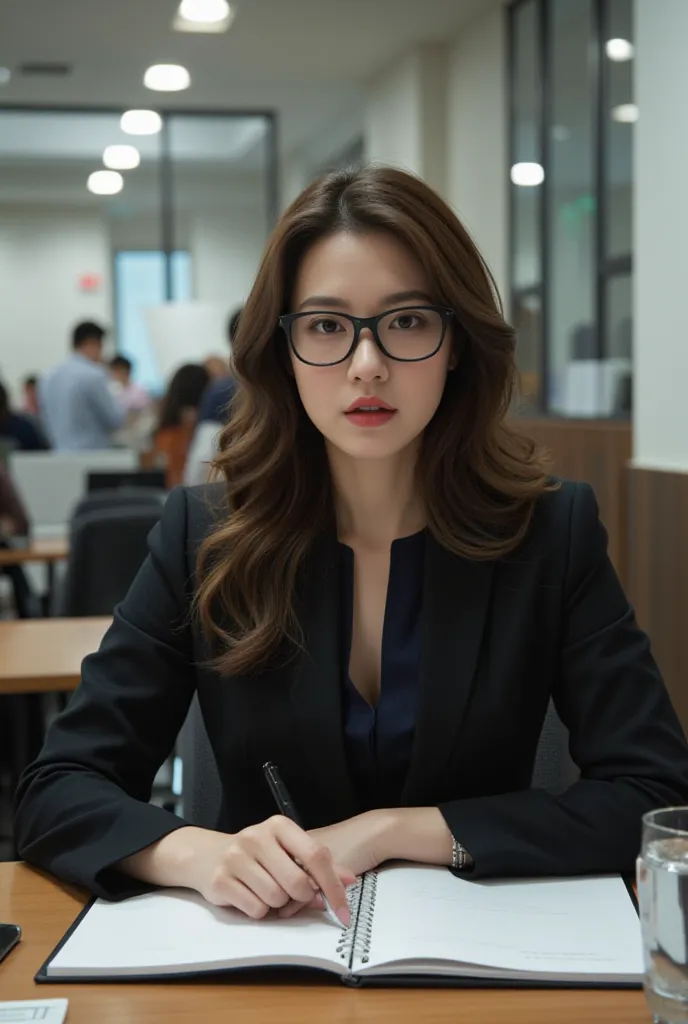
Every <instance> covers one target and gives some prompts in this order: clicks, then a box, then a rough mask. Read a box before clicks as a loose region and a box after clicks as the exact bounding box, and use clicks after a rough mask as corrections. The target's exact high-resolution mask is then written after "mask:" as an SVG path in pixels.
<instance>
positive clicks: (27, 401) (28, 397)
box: [20, 373, 50, 448]
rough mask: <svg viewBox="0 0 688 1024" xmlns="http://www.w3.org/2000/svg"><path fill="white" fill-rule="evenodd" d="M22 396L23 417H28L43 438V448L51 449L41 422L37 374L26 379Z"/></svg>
mask: <svg viewBox="0 0 688 1024" xmlns="http://www.w3.org/2000/svg"><path fill="white" fill-rule="evenodd" d="M22 395H23V404H22V407H21V410H20V412H21V414H22V416H26V418H27V419H28V420H30V421H31V423H33V425H34V427H35V428H36V430H37V431H38V433H39V434H40V436H41V440H42V442H43V446H44V447H45V448H49V447H50V445H49V444H48V439H47V436H46V433H45V429H44V427H43V423H42V422H41V412H40V409H39V407H38V376H37V374H35V373H30V374H29V375H28V376H27V377H24V380H23V381H22Z"/></svg>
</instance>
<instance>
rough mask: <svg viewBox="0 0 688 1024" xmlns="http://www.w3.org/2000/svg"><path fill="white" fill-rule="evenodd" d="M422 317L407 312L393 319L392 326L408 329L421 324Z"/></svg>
mask: <svg viewBox="0 0 688 1024" xmlns="http://www.w3.org/2000/svg"><path fill="white" fill-rule="evenodd" d="M420 322H421V318H420V317H419V316H417V315H416V314H415V313H406V314H404V315H403V316H397V317H395V318H394V320H393V321H392V326H394V327H400V328H401V329H402V331H403V330H406V331H408V330H409V329H410V328H412V327H418V326H420Z"/></svg>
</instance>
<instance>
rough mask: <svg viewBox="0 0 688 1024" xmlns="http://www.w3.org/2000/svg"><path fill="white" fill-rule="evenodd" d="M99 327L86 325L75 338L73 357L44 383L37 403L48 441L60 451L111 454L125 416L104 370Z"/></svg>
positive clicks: (75, 330)
mask: <svg viewBox="0 0 688 1024" xmlns="http://www.w3.org/2000/svg"><path fill="white" fill-rule="evenodd" d="M105 334H106V331H105V330H104V328H102V327H101V326H100V325H99V324H96V323H93V322H92V321H85V322H84V323H80V324H78V325H77V327H75V328H74V331H73V333H72V349H73V352H72V355H71V356H70V357H69V359H67V360H66V361H65V362H64V363H61V364H60V366H57V367H55V369H54V370H51V371H50V373H48V374H46V375H45V377H43V378H42V380H41V381H40V383H39V387H38V401H39V408H40V411H41V416H42V418H43V422H44V424H45V429H46V431H47V434H48V438H49V439H50V441H52V444H53V446H54V447H55V448H56V449H57V450H58V451H95V450H98V449H103V448H111V447H112V445H113V434H114V433H115V432H116V431H118V430H120V429H121V428H122V427H123V426H124V423H125V421H126V412H125V410H124V409H123V408H122V406H121V405H120V404H119V403H118V402H117V400H116V398H115V396H114V395H113V394H112V393H111V391H110V387H109V383H108V377H107V371H106V370H105V368H104V366H103V338H104V337H105Z"/></svg>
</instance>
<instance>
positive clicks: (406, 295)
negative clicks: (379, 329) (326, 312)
mask: <svg viewBox="0 0 688 1024" xmlns="http://www.w3.org/2000/svg"><path fill="white" fill-rule="evenodd" d="M410 301H414V302H418V301H420V302H429V303H432V301H433V300H432V298H431V296H430V295H428V293H427V292H423V291H419V290H417V289H412V290H411V291H406V292H392V294H391V295H385V296H384V297H383V298H382V299H380V304H381V305H386V304H387V303H390V302H391V303H395V302H410ZM305 306H319V307H320V308H322V309H328V308H330V307H334V308H338V309H346V308H348V307H349V306H350V303H349V302H347V301H346V299H340V298H337V297H336V296H335V295H309V296H308V298H307V299H304V300H303V302H302V303H301V304H300V305H299V307H298V308H299V310H301V309H303V308H304V307H305Z"/></svg>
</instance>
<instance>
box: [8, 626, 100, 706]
mask: <svg viewBox="0 0 688 1024" xmlns="http://www.w3.org/2000/svg"><path fill="white" fill-rule="evenodd" d="M111 622H112V618H111V617H110V616H109V615H98V616H93V617H89V618H82V619H11V620H8V621H5V622H0V694H2V693H45V692H50V691H53V692H54V691H60V690H74V689H76V687H77V685H78V683H79V679H80V678H81V662H82V661H83V660H84V658H85V657H86V655H87V654H92V653H93V651H97V650H98V648H99V646H100V641H101V640H102V639H103V636H104V635H105V632H106V630H107V629H108V627H109V625H110V623H111Z"/></svg>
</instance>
